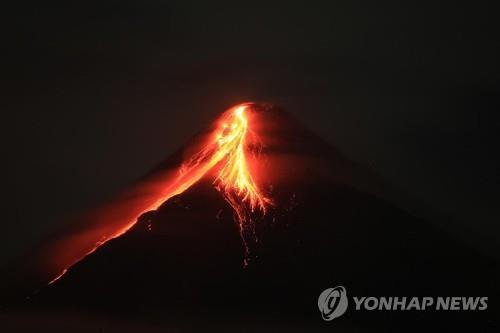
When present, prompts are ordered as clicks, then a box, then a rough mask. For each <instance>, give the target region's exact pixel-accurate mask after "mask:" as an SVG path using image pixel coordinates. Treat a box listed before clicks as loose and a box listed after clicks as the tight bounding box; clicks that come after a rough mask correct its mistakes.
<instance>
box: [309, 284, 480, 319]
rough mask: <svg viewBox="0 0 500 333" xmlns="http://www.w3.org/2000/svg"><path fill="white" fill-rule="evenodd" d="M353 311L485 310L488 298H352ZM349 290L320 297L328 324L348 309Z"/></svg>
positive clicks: (333, 290)
mask: <svg viewBox="0 0 500 333" xmlns="http://www.w3.org/2000/svg"><path fill="white" fill-rule="evenodd" d="M352 301H353V302H352V304H354V311H484V310H487V309H488V297H471V296H467V297H463V296H452V297H443V296H436V297H430V296H427V297H399V296H396V297H393V296H388V297H387V296H379V297H373V296H370V297H366V296H364V297H352ZM348 303H349V300H348V297H347V290H346V288H345V287H343V286H337V287H334V288H327V289H325V290H323V292H321V294H320V295H319V297H318V308H319V311H320V313H321V317H322V318H323V320H325V321H331V320H333V319H335V318H338V317H340V316H342V315H343V314H344V313H345V312H346V311H347V307H348Z"/></svg>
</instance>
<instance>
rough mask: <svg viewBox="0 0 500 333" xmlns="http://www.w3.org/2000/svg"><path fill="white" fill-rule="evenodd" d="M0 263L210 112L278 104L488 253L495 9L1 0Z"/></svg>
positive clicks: (495, 106) (495, 105)
mask: <svg viewBox="0 0 500 333" xmlns="http://www.w3.org/2000/svg"><path fill="white" fill-rule="evenodd" d="M0 13H1V14H0V15H1V32H0V37H1V47H2V49H1V57H2V61H1V63H2V72H1V73H2V74H1V82H2V85H1V87H0V88H1V89H0V91H1V94H2V96H1V99H0V112H1V115H2V116H1V119H2V120H1V121H0V123H1V124H2V130H1V133H2V138H1V141H0V142H1V146H2V163H1V164H2V169H3V170H2V174H3V176H4V179H3V182H2V194H3V195H2V197H3V198H2V203H3V206H4V208H3V218H2V231H1V232H0V243H1V244H2V251H1V252H0V263H5V262H6V261H7V260H10V259H12V258H14V257H15V256H17V255H19V254H21V253H23V252H24V251H26V250H27V249H30V248H31V247H33V246H34V245H35V244H36V242H38V241H40V240H41V239H43V238H45V237H48V236H49V235H50V234H51V232H53V231H54V230H56V229H57V228H61V227H64V225H65V224H68V223H71V219H67V217H69V216H71V215H72V214H76V213H77V212H81V211H84V210H85V209H87V208H89V207H93V206H95V205H96V204H98V203H100V202H102V201H103V200H106V199H107V198H110V197H112V195H113V194H114V193H117V192H119V191H120V189H123V188H126V187H127V186H128V185H130V184H131V183H133V182H134V181H135V180H136V179H137V178H139V177H140V176H141V175H143V174H144V173H145V172H147V171H148V170H149V169H150V168H152V167H154V166H155V165H156V164H157V163H158V162H160V161H161V160H162V159H164V158H165V157H167V156H169V155H170V154H171V153H172V152H173V151H174V150H175V149H177V148H178V147H180V146H182V144H183V142H185V141H186V140H187V139H188V138H189V137H190V136H191V135H193V134H194V133H196V132H197V131H198V130H200V129H202V128H203V127H204V126H205V125H206V124H207V123H209V121H210V119H212V118H213V117H215V116H217V115H218V114H219V113H220V112H221V111H223V110H224V109H225V108H227V107H229V106H232V105H234V104H236V103H240V102H244V101H268V102H272V103H276V104H279V105H281V106H283V107H285V108H286V109H288V110H289V111H290V112H291V113H293V114H295V115H296V117H297V118H299V119H301V120H302V121H303V122H304V123H305V124H306V125H307V126H308V127H310V128H311V129H313V130H314V131H315V132H317V133H319V134H320V135H321V136H322V137H324V138H325V139H327V140H328V141H329V142H331V143H332V144H333V145H335V146H336V147H337V148H339V149H340V150H341V151H342V152H344V153H345V154H346V155H348V156H350V157H351V158H352V159H353V160H355V161H358V162H360V163H362V164H364V165H365V166H367V167H369V168H371V169H372V170H374V171H375V172H377V173H378V174H380V175H381V176H383V177H384V178H385V179H386V180H387V181H388V182H389V183H392V184H394V185H395V186H396V187H397V188H399V189H401V191H402V192H404V193H408V194H409V196H411V197H413V198H415V201H414V203H415V204H414V205H412V206H411V207H410V208H408V209H410V210H412V212H413V213H414V214H417V215H419V214H421V215H426V214H427V213H426V212H427V211H429V210H432V211H435V212H440V213H442V214H443V215H440V216H447V217H446V218H438V219H436V220H435V223H437V224H439V225H440V226H442V227H443V228H445V229H446V230H449V231H450V232H452V233H454V234H456V235H457V236H458V237H459V238H461V239H463V240H465V241H467V242H468V243H470V244H473V245H474V246H475V247H477V248H478V249H480V250H481V251H483V252H485V253H489V254H491V255H494V256H496V257H497V258H498V253H500V251H499V250H500V247H499V246H500V245H498V242H497V239H498V236H497V235H498V233H499V231H500V230H499V229H500V227H499V226H498V221H499V219H500V213H499V212H498V208H497V207H498V198H499V191H498V188H497V186H498V183H499V181H498V180H499V179H498V178H499V177H498V171H499V165H500V159H499V157H498V145H497V142H498V141H499V140H498V137H499V134H498V131H499V130H500V115H499V114H498V111H499V106H500V102H499V96H498V92H499V88H500V85H499V68H498V59H499V54H498V51H497V48H498V37H497V36H498V34H497V25H498V24H497V23H496V21H497V13H496V12H495V11H494V10H493V7H492V6H491V5H488V3H482V2H478V1H474V2H472V1H471V2H468V3H466V4H460V3H458V2H449V3H443V2H439V1H415V2H413V1H412V2H409V1H404V2H402V1H385V0H384V1H325V2H323V3H319V2H303V3H302V2H300V3H293V2H290V1H287V2H283V3H281V4H278V3H270V2H267V3H263V4H258V3H256V2H238V1H225V2H214V1H204V2H203V1H152V0H149V1H118V0H116V1H110V0H101V1H88V0H87V1H71V2H69V1H66V2H62V1H61V2H54V1H44V2H41V1H40V2H26V1H19V2H17V3H16V4H15V5H12V4H10V5H7V4H5V3H2V5H1V8H0Z"/></svg>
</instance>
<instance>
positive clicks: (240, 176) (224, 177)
mask: <svg viewBox="0 0 500 333" xmlns="http://www.w3.org/2000/svg"><path fill="white" fill-rule="evenodd" d="M249 107H250V105H249V104H242V105H239V106H236V107H234V108H232V109H230V110H228V111H227V112H226V113H224V114H223V115H222V116H221V118H220V122H219V125H218V126H217V128H216V129H215V131H214V133H212V135H211V136H210V138H209V140H208V142H207V143H206V144H205V146H204V147H203V148H202V149H201V150H200V151H198V152H197V153H195V154H194V155H193V156H192V157H191V158H189V159H188V160H187V161H186V162H184V163H183V164H182V165H181V166H180V168H179V171H178V174H177V176H176V177H175V178H174V179H172V180H171V181H169V182H168V183H166V184H165V185H164V187H162V189H161V191H159V193H158V195H155V197H154V198H150V200H145V204H144V205H143V206H142V207H138V208H137V209H136V208H133V209H132V210H131V212H130V213H129V214H130V215H133V219H131V220H130V221H128V223H127V224H126V225H125V226H124V227H122V228H120V230H118V231H115V232H113V233H111V234H110V235H108V236H102V238H101V240H99V241H98V242H97V243H95V244H94V246H93V247H92V248H91V249H90V251H87V252H86V254H85V255H83V256H81V257H80V258H78V259H76V260H73V263H72V264H71V265H70V266H72V265H74V264H75V263H76V262H78V261H80V260H81V259H83V258H84V257H85V256H87V255H89V254H91V253H93V252H94V251H95V250H96V249H97V248H98V247H100V246H101V245H103V244H105V243H106V242H108V241H109V240H111V239H113V238H117V237H119V236H121V235H123V234H124V233H125V232H127V231H128V230H129V229H130V228H132V227H133V226H134V225H135V223H136V222H137V219H138V218H139V217H140V216H141V215H142V214H143V213H145V212H148V211H151V210H155V209H158V207H159V206H160V205H162V204H163V203H164V202H165V201H167V200H169V199H170V198H172V197H173V196H175V195H178V194H181V193H183V192H184V191H186V190H187V189H188V188H190V187H191V186H192V185H193V184H195V183H196V182H197V181H199V180H200V179H201V178H202V177H203V176H205V175H206V174H207V173H208V172H209V171H211V170H212V169H214V167H216V166H217V167H220V170H219V171H218V173H217V175H216V178H215V181H214V185H215V187H216V188H217V190H219V191H220V192H221V193H222V195H223V196H224V198H225V199H226V201H227V202H228V203H229V204H230V205H231V207H232V208H233V209H234V211H235V219H236V220H237V222H238V224H239V227H240V233H241V236H242V239H243V241H244V242H245V248H246V251H247V253H246V254H245V256H247V255H248V247H247V246H246V238H245V237H244V233H245V231H248V230H253V220H252V218H251V215H252V213H254V212H255V211H256V210H258V211H259V212H260V213H262V214H265V213H266V208H267V206H268V205H270V204H271V201H270V200H269V199H268V198H267V197H266V196H265V195H263V194H262V193H261V191H260V190H259V188H258V187H257V185H256V184H255V182H254V180H253V179H252V175H251V173H250V171H249V168H248V164H247V155H246V154H247V143H246V138H247V134H248V131H249V120H248V117H247V112H246V111H247V110H248V108H249ZM246 259H247V258H245V264H246ZM67 269H68V268H66V269H64V271H62V273H60V274H59V276H57V277H56V278H55V279H53V280H52V281H51V282H50V283H49V284H51V283H53V282H55V281H57V280H58V279H59V278H60V277H61V276H63V275H64V274H65V273H66V271H67Z"/></svg>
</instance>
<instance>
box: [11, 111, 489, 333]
mask: <svg viewBox="0 0 500 333" xmlns="http://www.w3.org/2000/svg"><path fill="white" fill-rule="evenodd" d="M254 111H255V114H256V117H257V118H258V121H256V124H257V125H256V128H254V130H255V131H256V132H257V134H258V135H259V137H260V139H261V140H262V142H263V148H262V151H261V152H260V154H261V157H259V158H260V159H261V161H262V163H261V164H260V167H259V168H258V170H257V171H258V173H259V180H260V183H261V184H262V185H263V189H264V190H265V191H266V193H268V195H269V197H270V198H272V200H273V205H272V207H270V208H269V211H268V212H267V214H265V215H263V216H261V215H260V214H256V216H255V229H254V230H253V229H252V232H250V233H249V232H247V233H246V234H244V235H243V238H244V239H242V236H241V234H240V231H239V229H238V225H237V223H236V222H235V219H234V212H233V210H232V208H231V206H230V205H229V204H228V203H227V202H226V201H225V200H224V198H223V197H222V196H221V195H220V193H219V192H218V191H217V190H216V189H215V188H214V186H213V179H211V178H210V176H209V175H207V176H206V177H204V178H202V179H201V180H200V181H199V182H197V183H196V184H195V185H193V186H192V187H190V188H189V189H188V190H186V191H185V192H184V193H182V194H180V195H178V196H175V197H173V198H171V199H170V200H168V201H167V202H165V203H164V204H163V205H162V206H161V207H160V208H159V209H158V210H155V211H150V212H147V213H145V214H143V215H142V216H141V217H140V218H139V220H138V222H137V223H136V224H135V225H134V226H133V227H132V228H131V229H130V230H129V231H128V232H127V233H125V234H124V235H122V236H121V237H118V238H116V239H113V240H110V241H109V242H107V243H106V244H104V245H102V246H101V247H100V248H98V249H97V250H96V251H95V252H94V253H93V254H91V255H89V256H87V257H85V258H84V259H83V260H81V261H80V262H78V263H77V264H76V265H74V266H73V267H71V268H70V269H69V271H68V272H67V273H66V274H65V275H64V276H63V277H62V278H61V279H60V280H58V281H56V282H55V283H53V284H52V285H50V286H46V287H43V288H41V289H40V290H39V291H38V292H37V293H35V294H33V295H32V296H31V297H30V299H29V300H28V301H23V302H21V303H20V304H21V305H19V303H18V307H20V308H29V309H54V311H56V310H62V309H64V311H69V312H73V313H97V314H100V315H105V316H110V317H112V318H128V319H130V318H133V319H134V320H138V321H141V320H144V318H149V319H151V318H153V321H154V322H157V323H158V325H163V324H165V323H170V324H171V323H172V322H173V323H176V324H175V325H176V326H175V327H177V328H179V327H181V328H182V330H188V331H190V330H192V331H197V330H219V329H221V328H228V327H232V328H233V329H234V328H237V329H239V330H244V331H245V330H249V331H251V330H253V329H257V328H268V327H269V326H268V324H269V323H272V325H274V326H273V327H278V328H281V329H288V330H306V329H307V330H315V329H325V330H333V329H337V330H339V331H346V332H350V331H359V330H363V331H398V332H399V331H421V330H422V329H426V330H431V331H440V330H455V331H461V330H469V331H470V330H477V331H481V330H483V331H484V330H491V331H495V327H496V326H495V325H497V323H496V320H497V317H496V313H495V309H496V308H495V305H496V304H495V302H496V301H495V299H494V297H493V296H494V295H498V292H497V290H498V289H497V288H498V284H497V283H498V282H497V281H498V280H497V279H498V266H497V263H496V262H494V261H492V260H491V259H489V258H486V257H484V256H482V255H480V254H478V253H477V252H476V251H474V250H473V249H471V248H469V247H467V246H465V245H464V244H461V243H460V242H458V241H457V240H455V239H454V238H453V237H452V236H450V235H448V234H447V233H445V232H444V231H442V230H440V229H439V228H438V227H436V226H434V225H433V224H431V223H429V222H426V221H424V220H421V219H419V218H416V217H413V216H411V215H410V214H408V213H406V212H405V211H403V210H400V209H398V208H397V207H395V206H393V205H392V204H391V203H389V202H387V201H385V200H383V199H381V198H380V197H378V196H376V195H374V194H373V193H370V192H369V191H368V190H367V189H368V188H373V187H374V186H380V185H378V183H377V182H376V181H374V180H371V176H370V174H369V172H366V171H364V170H363V169H362V168H361V167H359V166H357V165H355V164H354V163H352V162H350V161H348V160H347V159H346V158H345V157H343V156H342V155H341V154H340V153H339V152H337V151H336V150H335V149H334V148H333V147H331V146H329V145H328V144H327V143H325V142H324V141H322V140H321V139H320V138H318V137H317V136H315V135H314V134H312V133H310V132H309V131H308V130H307V129H305V128H303V127H302V126H301V125H300V124H299V123H297V122H296V121H295V120H294V119H293V118H291V117H290V116H289V115H288V114H287V113H286V112H284V111H282V110H280V109H278V108H275V107H272V106H267V105H258V106H257V105H256V106H254ZM173 161H178V157H175V158H173V159H171V160H170V161H167V162H165V163H164V164H163V165H162V166H160V167H159V168H158V169H157V170H156V171H155V172H157V171H158V170H162V169H164V168H165V167H167V166H169V165H170V164H172V163H173ZM155 172H153V173H152V174H154V173H155ZM149 176H151V175H149ZM359 184H365V186H364V188H363V186H359ZM253 231H254V232H255V233H254V234H253ZM245 244H246V246H248V248H249V253H248V254H245V248H244V245H245ZM245 259H247V260H248V265H246V266H245V265H244V260H245ZM337 285H343V286H345V287H346V289H347V292H348V295H349V296H406V297H412V296H488V297H489V298H490V303H489V308H488V310H486V311H476V312H462V311H457V312H453V311H449V312H435V311H430V312H418V311H411V312H403V311H372V312H367V311H355V310H354V304H349V309H348V310H347V312H346V314H345V315H344V316H342V317H341V318H338V319H336V320H335V321H334V322H330V323H325V322H323V321H322V319H321V316H320V313H319V312H318V308H317V299H318V296H319V294H320V293H321V292H322V291H323V290H324V289H326V288H329V287H334V286H337ZM188 322H189V323H191V322H193V324H192V325H191V324H189V325H186V323H188ZM194 322H197V323H194ZM170 324H169V325H170ZM276 325H277V326H276Z"/></svg>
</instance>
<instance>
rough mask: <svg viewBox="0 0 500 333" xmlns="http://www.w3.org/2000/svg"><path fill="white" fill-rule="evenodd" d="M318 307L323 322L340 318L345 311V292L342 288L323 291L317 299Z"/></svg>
mask: <svg viewBox="0 0 500 333" xmlns="http://www.w3.org/2000/svg"><path fill="white" fill-rule="evenodd" d="M318 307H319V311H320V312H321V316H322V317H323V319H324V320H325V321H330V320H333V319H335V318H337V317H340V316H342V315H343V314H344V312H345V311H346V310H347V292H346V290H345V288H344V287H343V286H338V287H335V288H328V289H325V290H324V291H323V292H322V293H321V295H319V298H318Z"/></svg>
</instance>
